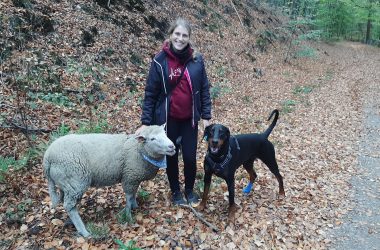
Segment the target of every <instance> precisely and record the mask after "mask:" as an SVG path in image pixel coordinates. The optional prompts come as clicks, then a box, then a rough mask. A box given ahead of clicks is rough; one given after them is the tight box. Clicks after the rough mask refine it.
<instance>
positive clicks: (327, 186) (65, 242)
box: [0, 42, 380, 249]
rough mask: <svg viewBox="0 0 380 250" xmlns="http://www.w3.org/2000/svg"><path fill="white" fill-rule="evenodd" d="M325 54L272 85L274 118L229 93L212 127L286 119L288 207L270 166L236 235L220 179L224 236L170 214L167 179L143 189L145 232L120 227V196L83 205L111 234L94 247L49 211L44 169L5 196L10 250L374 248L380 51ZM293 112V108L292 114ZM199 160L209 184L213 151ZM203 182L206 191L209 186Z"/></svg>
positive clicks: (115, 192) (282, 148)
mask: <svg viewBox="0 0 380 250" xmlns="http://www.w3.org/2000/svg"><path fill="white" fill-rule="evenodd" d="M315 46H317V47H318V50H319V51H320V52H322V53H320V54H321V56H320V57H319V58H318V59H315V60H311V61H310V60H309V61H303V62H297V64H294V65H288V66H284V68H281V72H280V73H278V74H267V76H266V77H265V76H264V77H263V78H264V79H261V80H262V82H263V83H262V84H263V85H265V86H262V85H260V86H255V87H254V88H255V89H257V91H256V92H255V93H260V95H259V94H257V96H254V97H252V100H253V101H252V102H256V103H257V102H258V103H260V101H261V100H263V101H262V102H263V103H265V105H267V108H265V109H264V110H265V112H266V113H264V114H260V115H258V114H254V113H253V112H254V111H253V110H252V108H250V107H249V105H247V103H248V104H249V102H250V101H249V100H247V99H244V98H243V99H242V98H238V97H239V95H240V93H241V92H239V91H238V90H236V91H235V90H232V91H230V92H229V98H228V99H227V98H226V99H224V100H225V101H226V103H223V98H222V99H221V100H219V101H220V103H218V104H216V105H215V107H214V119H213V121H214V122H223V123H225V124H226V125H229V126H230V127H231V128H232V133H237V132H238V130H241V131H242V132H248V131H251V132H257V131H262V130H263V129H264V128H265V127H266V126H267V125H265V124H263V123H262V122H261V121H264V120H265V118H266V116H267V115H268V114H269V112H270V111H271V109H272V108H275V107H278V108H280V109H281V115H280V120H279V124H278V125H277V126H276V128H275V129H274V131H273V133H272V135H271V138H272V139H271V140H272V141H274V142H275V145H276V149H277V158H278V161H279V165H280V169H281V172H282V174H283V175H284V177H285V185H286V186H285V187H286V197H285V198H284V199H283V200H278V199H277V197H276V192H277V182H276V181H275V179H274V178H273V177H272V176H271V175H270V173H269V171H268V170H267V169H266V167H265V166H263V165H262V164H260V163H257V164H256V166H257V172H258V174H259V180H258V183H257V184H256V185H255V190H254V192H253V194H250V195H249V196H243V195H242V194H241V192H240V191H239V190H241V188H242V187H243V186H244V185H245V184H246V182H247V176H246V174H245V173H244V172H243V171H242V170H241V169H239V171H238V173H237V175H236V178H237V181H236V188H237V195H236V196H237V197H236V198H237V202H238V204H239V205H240V206H241V209H240V210H239V212H238V213H237V218H236V225H235V227H233V228H231V227H225V226H226V217H227V216H226V211H227V201H226V194H227V193H226V186H225V184H224V183H223V182H221V181H220V180H218V179H217V178H216V179H214V185H213V189H212V192H211V197H210V200H209V206H208V209H206V212H205V213H204V214H203V216H204V218H205V219H206V220H207V221H209V222H210V223H212V224H214V225H215V226H216V227H217V228H218V229H219V232H217V233H215V232H213V231H212V230H211V229H210V228H208V227H207V226H206V225H204V224H203V223H202V222H201V221H200V220H198V219H197V218H196V217H195V216H194V214H193V213H192V212H191V210H189V209H186V208H180V207H173V206H170V202H169V197H168V193H167V188H166V180H165V174H164V173H163V172H162V173H159V174H158V176H157V177H156V178H155V179H154V180H152V181H149V182H146V183H143V184H142V188H143V189H144V190H146V191H147V192H148V193H150V196H149V198H148V199H144V200H143V199H139V201H140V208H138V209H137V211H135V213H134V214H135V219H136V221H135V223H133V224H129V225H128V224H121V223H119V222H118V221H117V218H116V217H117V216H116V214H117V213H118V212H119V211H120V209H121V207H122V204H123V203H124V197H123V194H122V190H121V187H120V186H116V187H110V188H103V189H91V190H89V191H88V192H87V193H86V194H85V196H84V198H83V199H82V203H81V207H82V210H81V213H82V214H83V215H82V217H83V218H84V220H85V221H92V222H93V225H95V228H98V233H99V231H100V232H101V231H102V230H103V231H104V228H107V230H105V231H107V233H106V234H105V235H104V234H103V236H101V237H99V238H92V239H88V240H86V239H83V238H81V237H78V236H77V235H76V232H75V229H74V228H73V227H70V226H64V223H63V221H64V220H65V219H66V218H67V215H66V213H65V212H64V211H63V209H62V207H59V208H58V209H57V210H55V211H54V210H50V209H49V203H50V199H49V197H48V195H47V191H46V190H47V188H46V183H45V181H44V180H43V176H42V171H41V166H36V167H34V168H33V169H32V170H30V171H29V172H26V173H17V172H15V173H14V175H13V176H16V177H13V178H12V179H11V181H12V180H13V181H17V182H14V183H8V184H7V185H4V184H1V191H2V192H3V194H4V199H3V198H2V206H3V208H4V209H3V211H4V212H5V211H6V213H3V214H2V217H1V224H3V225H2V229H1V231H2V233H1V235H2V240H1V241H0V247H3V248H11V249H33V248H34V249H37V248H41V247H42V248H45V249H49V248H57V249H64V248H69V249H76V248H82V249H109V248H116V247H117V244H116V243H115V239H120V240H121V241H122V242H124V243H125V244H127V243H128V242H129V243H131V244H132V241H130V240H134V242H136V243H135V246H138V247H142V248H161V249H169V248H174V247H177V248H197V249H198V248H199V249H209V248H212V249H214V248H215V249H216V248H218V249H219V248H222V249H226V248H230V249H234V248H241V249H256V248H257V249H272V248H279V249H297V248H299V249H327V248H334V249H349V248H351V249H355V248H356V246H361V247H362V246H368V248H366V249H371V247H372V248H374V247H375V246H377V245H378V239H376V235H378V234H379V210H378V207H379V206H378V204H379V192H378V190H379V182H380V178H379V168H378V166H379V164H377V165H376V163H375V162H376V161H377V162H378V159H379V133H378V132H379V127H378V124H379V123H378V119H379V118H378V117H379V99H380V98H379V96H378V93H380V91H379V85H378V82H379V79H380V71H379V70H378V69H379V68H380V53H379V49H377V48H373V47H369V46H365V45H362V44H359V43H349V42H342V43H338V44H330V45H326V44H323V45H321V44H316V45H315ZM285 67H288V68H285ZM290 69H292V71H290ZM274 70H278V71H280V69H279V68H274ZM278 76H282V77H285V78H287V77H288V78H289V79H288V81H281V82H282V83H283V84H276V80H275V79H274V78H273V77H278ZM296 78H297V79H300V81H299V82H298V83H300V82H301V83H303V84H302V85H299V84H298V85H297V87H294V86H287V83H293V82H297V80H296ZM236 80H237V81H239V77H237V79H236ZM241 83H242V84H244V83H243V82H241ZM269 83H271V84H269ZM284 83H285V84H284ZM266 84H267V85H266ZM306 87H309V88H310V89H309V88H306ZM231 88H233V87H232V86H231ZM239 88H241V89H244V88H245V89H249V87H248V86H242V85H239ZM309 90H311V91H309ZM264 95H267V96H264ZM262 98H264V99H262ZM267 98H268V99H269V100H270V101H269V102H268V101H267ZM284 100H294V102H292V105H290V106H289V107H288V106H286V103H284ZM238 109H239V110H238ZM241 111H243V112H241ZM239 115H240V118H239V117H237V116H239ZM244 117H247V118H248V119H251V121H255V126H256V127H255V126H248V125H245V124H244V122H241V121H242V120H243V118H244ZM234 121H235V124H233V123H234ZM239 121H240V122H241V123H239ZM252 124H253V123H252ZM252 124H251V125H252ZM244 125H245V126H247V127H245V126H244ZM199 150H200V157H199V172H202V167H201V166H202V156H203V154H204V152H205V145H204V143H200V149H199ZM369 166H370V167H369ZM376 167H377V168H376ZM201 182H202V180H201V179H198V180H197V183H198V185H200V186H201ZM12 204H14V205H13V206H12ZM15 204H17V206H15ZM5 207H7V210H5ZM20 207H21V208H20ZM9 208H13V210H12V209H11V210H9ZM20 209H24V218H25V219H24V220H23V222H21V223H10V222H9V218H8V215H9V214H12V212H13V213H14V214H16V213H17V212H18V211H19V210H20ZM4 226H5V228H4ZM99 228H100V229H99ZM4 229H5V230H4Z"/></svg>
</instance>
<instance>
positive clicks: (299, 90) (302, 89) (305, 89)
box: [293, 86, 313, 95]
mask: <svg viewBox="0 0 380 250" xmlns="http://www.w3.org/2000/svg"><path fill="white" fill-rule="evenodd" d="M311 91H313V87H312V86H297V87H295V88H294V90H293V94H295V95H299V94H309V93H311Z"/></svg>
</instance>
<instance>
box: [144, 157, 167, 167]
mask: <svg viewBox="0 0 380 250" xmlns="http://www.w3.org/2000/svg"><path fill="white" fill-rule="evenodd" d="M141 155H142V157H143V158H144V160H146V161H147V162H149V163H150V164H152V165H154V166H156V167H158V168H166V156H165V157H164V159H163V160H160V161H158V160H156V159H152V158H150V157H149V156H147V155H144V154H143V153H141Z"/></svg>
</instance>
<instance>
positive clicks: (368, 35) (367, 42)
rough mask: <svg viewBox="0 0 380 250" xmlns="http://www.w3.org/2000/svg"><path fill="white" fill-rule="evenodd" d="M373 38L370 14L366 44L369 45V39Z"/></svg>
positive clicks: (369, 15)
mask: <svg viewBox="0 0 380 250" xmlns="http://www.w3.org/2000/svg"><path fill="white" fill-rule="evenodd" d="M370 38H371V14H370V13H368V20H367V32H366V34H365V43H366V44H369V39H370Z"/></svg>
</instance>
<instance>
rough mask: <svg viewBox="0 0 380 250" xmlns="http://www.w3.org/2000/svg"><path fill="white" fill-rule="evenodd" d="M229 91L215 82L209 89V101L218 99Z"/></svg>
mask: <svg viewBox="0 0 380 250" xmlns="http://www.w3.org/2000/svg"><path fill="white" fill-rule="evenodd" d="M228 91H229V89H228V88H226V87H223V84H222V83H220V82H216V83H215V84H214V85H213V86H212V87H210V96H211V99H213V100H215V99H217V98H220V97H221V96H223V95H224V94H226V93H228Z"/></svg>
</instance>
